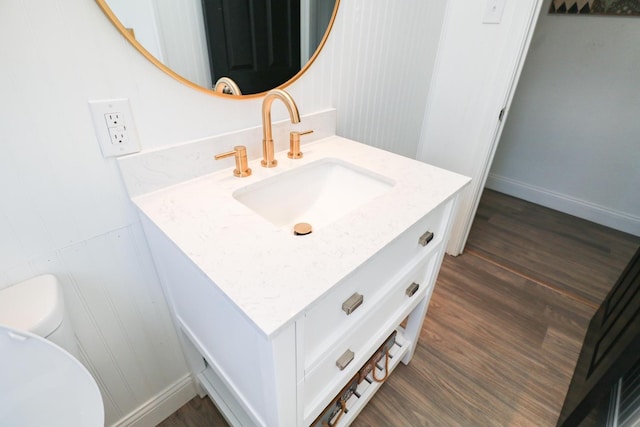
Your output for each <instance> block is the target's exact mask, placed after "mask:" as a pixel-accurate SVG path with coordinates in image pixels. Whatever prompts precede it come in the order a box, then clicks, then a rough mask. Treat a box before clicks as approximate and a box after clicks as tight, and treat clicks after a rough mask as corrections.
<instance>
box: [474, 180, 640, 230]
mask: <svg viewBox="0 0 640 427" xmlns="http://www.w3.org/2000/svg"><path fill="white" fill-rule="evenodd" d="M486 187H487V188H489V189H491V190H496V191H499V192H501V193H505V194H508V195H510V196H514V197H518V198H520V199H523V200H526V201H529V202H532V203H536V204H538V205H542V206H545V207H548V208H551V209H555V210H557V211H560V212H564V213H567V214H570V215H573V216H577V217H579V218H583V219H586V220H588V221H592V222H595V223H596V224H601V225H604V226H606V227H610V228H613V229H616V230H620V231H623V232H625V233H629V234H633V235H635V236H640V217H638V216H635V215H631V214H628V213H626V212H620V211H616V210H614V209H611V208H608V207H606V206H601V205H598V204H595V203H592V202H588V201H586V200H581V199H577V198H575V197H572V196H569V195H566V194H562V193H558V192H555V191H552V190H548V189H546V188H542V187H537V186H535V185H531V184H527V183H525V182H522V181H518V180H515V179H511V178H507V177H505V176H501V175H495V174H489V177H488V178H487V185H486Z"/></svg>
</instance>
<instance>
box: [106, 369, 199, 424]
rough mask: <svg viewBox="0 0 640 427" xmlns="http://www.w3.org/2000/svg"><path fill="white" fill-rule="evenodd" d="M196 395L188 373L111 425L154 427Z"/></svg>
mask: <svg viewBox="0 0 640 427" xmlns="http://www.w3.org/2000/svg"><path fill="white" fill-rule="evenodd" d="M195 396H196V388H195V385H194V382H193V379H192V378H191V375H190V374H187V375H185V376H183V377H182V378H180V379H179V380H178V381H176V382H175V383H173V384H171V385H170V386H169V387H167V388H165V389H164V390H162V391H161V392H160V393H158V394H157V395H155V396H154V397H152V398H151V399H149V400H148V401H147V402H146V403H144V404H142V405H141V406H139V407H138V408H137V409H136V410H134V411H133V412H131V413H130V414H129V415H127V416H125V417H124V418H122V419H120V420H119V421H117V422H116V423H114V424H112V426H111V427H125V426H126V427H154V426H157V425H158V424H159V423H160V422H162V421H163V420H164V419H165V418H167V417H168V416H169V415H171V414H173V413H174V412H175V411H177V410H178V409H179V408H180V407H182V406H183V405H184V404H185V403H187V402H188V401H190V400H191V399H193V398H194V397H195Z"/></svg>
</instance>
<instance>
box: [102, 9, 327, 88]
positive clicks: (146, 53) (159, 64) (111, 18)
mask: <svg viewBox="0 0 640 427" xmlns="http://www.w3.org/2000/svg"><path fill="white" fill-rule="evenodd" d="M96 3H98V6H99V7H100V9H102V12H104V14H105V15H106V17H107V18H108V19H109V21H111V23H112V24H113V25H114V26H115V27H116V28H117V29H118V31H119V32H120V34H122V35H123V36H124V38H125V39H127V41H128V42H129V43H131V45H132V46H133V47H134V48H136V49H137V50H138V52H140V53H141V54H142V55H143V56H144V57H145V58H147V60H149V61H150V62H151V63H152V64H153V65H155V66H156V67H158V68H159V69H160V70H162V71H164V72H165V73H166V74H168V75H169V76H171V77H173V78H174V79H175V80H177V81H179V82H180V83H182V84H184V85H186V86H189V87H190V88H192V89H195V90H197V91H199V92H202V93H205V94H207V95H213V96H220V97H224V98H228V99H249V98H258V97H261V96H263V95H264V93H265V92H260V93H253V94H248V95H244V94H243V95H230V94H226V93H222V92H216V91H215V90H213V89H207V88H205V87H202V86H200V85H197V84H195V83H193V82H192V81H191V80H187V79H186V78H184V77H182V76H181V75H180V74H178V73H176V72H175V71H173V70H172V69H171V68H169V67H167V66H166V65H164V64H163V63H162V62H160V61H159V60H158V59H157V58H156V57H155V56H153V55H152V54H151V53H150V52H149V51H148V50H147V49H145V47H144V46H142V44H140V42H139V41H138V40H136V38H135V37H134V36H133V34H132V33H131V31H129V30H128V29H127V28H126V27H125V26H124V25H123V24H122V22H120V19H118V17H117V16H116V14H115V13H114V12H113V10H111V8H110V7H109V5H108V4H107V0H96ZM339 6H340V0H336V4H335V6H334V8H333V13H332V15H331V19H330V20H329V25H327V30H326V31H325V33H324V36H323V37H322V40H321V41H320V44H319V45H318V47H317V48H316V51H315V52H314V53H313V55H312V56H311V58H309V60H308V61H307V63H306V64H305V65H304V67H302V68H301V69H300V71H298V72H297V73H296V74H295V75H294V76H293V77H291V78H290V79H289V80H287V81H286V82H284V83H282V84H281V85H279V86H276V87H277V88H279V89H283V88H286V87H287V86H289V85H291V84H292V83H294V82H295V81H296V80H298V79H299V78H300V76H302V75H303V74H304V73H305V71H307V69H308V68H309V67H310V66H311V64H313V62H314V61H315V60H316V58H317V57H318V55H319V54H320V51H322V48H323V47H324V45H325V43H326V41H327V39H328V38H329V34H330V33H331V29H332V28H333V23H334V22H335V20H336V15H337V14H338V7H339Z"/></svg>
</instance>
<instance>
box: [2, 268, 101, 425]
mask: <svg viewBox="0 0 640 427" xmlns="http://www.w3.org/2000/svg"><path fill="white" fill-rule="evenodd" d="M0 355H2V356H1V357H0V425H2V426H7V427H12V426H16V427H17V426H20V427H29V426H34V427H35V426H42V425H47V426H61V427H62V426H65V427H94V426H95V427H102V426H104V407H103V404H102V398H101V395H100V390H99V389H98V386H97V384H96V382H95V380H94V379H93V377H92V376H91V374H90V373H89V371H87V369H86V368H85V367H84V366H83V365H82V364H81V363H80V362H79V361H78V359H77V357H78V355H79V352H78V347H77V344H76V341H75V337H74V334H73V329H72V328H71V324H70V322H69V319H68V316H67V314H66V311H65V309H64V298H63V293H62V288H61V286H60V283H59V282H58V280H57V279H56V277H55V276H53V275H50V274H47V275H43V276H38V277H34V278H32V279H29V280H26V281H24V282H20V283H17V284H15V285H12V286H9V287H8V288H5V289H1V290H0Z"/></svg>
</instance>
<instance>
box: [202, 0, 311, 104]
mask: <svg viewBox="0 0 640 427" xmlns="http://www.w3.org/2000/svg"><path fill="white" fill-rule="evenodd" d="M202 6H203V11H204V21H205V30H206V37H207V46H208V49H209V64H210V67H211V75H212V80H213V81H214V82H215V81H216V80H217V79H219V78H220V77H230V78H232V79H233V80H234V81H235V82H236V83H237V84H238V86H239V87H240V90H241V91H242V93H243V94H251V93H260V92H264V91H267V90H269V89H272V88H274V87H276V86H279V85H281V84H282V83H284V82H286V81H287V80H289V79H290V78H291V77H293V76H294V75H295V74H296V73H297V72H298V71H299V70H300V0H277V1H271V0H202Z"/></svg>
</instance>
